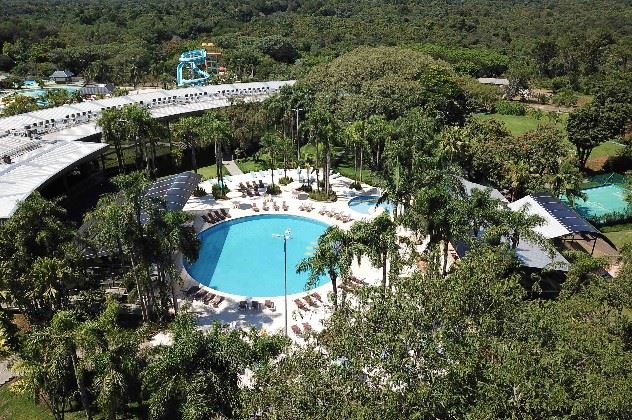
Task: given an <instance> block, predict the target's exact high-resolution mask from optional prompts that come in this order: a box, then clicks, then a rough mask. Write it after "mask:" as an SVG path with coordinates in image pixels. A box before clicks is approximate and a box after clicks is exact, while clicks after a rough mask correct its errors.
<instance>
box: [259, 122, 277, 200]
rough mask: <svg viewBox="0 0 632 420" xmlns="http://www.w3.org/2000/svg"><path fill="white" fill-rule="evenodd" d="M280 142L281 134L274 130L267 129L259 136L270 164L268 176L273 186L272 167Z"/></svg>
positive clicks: (274, 163)
mask: <svg viewBox="0 0 632 420" xmlns="http://www.w3.org/2000/svg"><path fill="white" fill-rule="evenodd" d="M280 144H281V135H280V134H279V133H277V132H275V131H268V132H267V133H265V134H264V135H263V137H262V138H261V147H262V148H263V150H264V152H265V153H266V154H267V156H268V163H269V166H270V176H271V178H272V179H271V180H272V187H273V188H274V168H275V167H276V159H277V155H278V154H279V149H280Z"/></svg>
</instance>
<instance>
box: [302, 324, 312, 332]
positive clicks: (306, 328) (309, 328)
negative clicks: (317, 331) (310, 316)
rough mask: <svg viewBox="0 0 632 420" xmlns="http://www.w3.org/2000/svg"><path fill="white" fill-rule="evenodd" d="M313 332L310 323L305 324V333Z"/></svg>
mask: <svg viewBox="0 0 632 420" xmlns="http://www.w3.org/2000/svg"><path fill="white" fill-rule="evenodd" d="M311 330H312V326H311V325H310V323H309V322H303V331H305V332H309V331H311Z"/></svg>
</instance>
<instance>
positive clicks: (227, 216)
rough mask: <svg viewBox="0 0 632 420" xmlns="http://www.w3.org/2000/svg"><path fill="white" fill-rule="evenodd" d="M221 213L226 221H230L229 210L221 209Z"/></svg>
mask: <svg viewBox="0 0 632 420" xmlns="http://www.w3.org/2000/svg"><path fill="white" fill-rule="evenodd" d="M220 212H222V215H223V216H224V218H226V219H230V217H231V216H230V213H229V212H228V209H221V210H220Z"/></svg>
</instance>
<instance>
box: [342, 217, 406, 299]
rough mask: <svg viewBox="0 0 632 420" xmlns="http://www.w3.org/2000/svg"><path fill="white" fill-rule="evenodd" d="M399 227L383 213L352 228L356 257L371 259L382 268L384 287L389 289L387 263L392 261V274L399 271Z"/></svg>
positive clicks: (372, 262)
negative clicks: (397, 230)
mask: <svg viewBox="0 0 632 420" xmlns="http://www.w3.org/2000/svg"><path fill="white" fill-rule="evenodd" d="M396 229H397V225H396V224H395V222H393V220H392V219H391V218H390V217H389V215H388V214H386V213H382V214H380V215H379V216H378V217H376V218H375V219H373V220H371V221H369V222H364V221H361V222H356V223H354V224H353V226H351V232H350V234H351V236H352V237H353V239H354V241H355V243H356V246H355V247H354V250H355V251H354V253H355V256H356V257H357V258H358V260H360V259H361V258H362V257H363V256H365V255H366V256H367V257H369V259H370V260H371V264H372V265H373V266H374V267H378V268H382V287H383V288H384V291H386V288H387V262H388V260H390V262H391V264H390V266H391V273H396V272H397V271H398V270H399V246H398V239H397V232H396Z"/></svg>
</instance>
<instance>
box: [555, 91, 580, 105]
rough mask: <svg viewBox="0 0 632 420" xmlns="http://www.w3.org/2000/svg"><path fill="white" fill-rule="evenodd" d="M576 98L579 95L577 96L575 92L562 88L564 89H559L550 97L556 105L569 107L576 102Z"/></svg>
mask: <svg viewBox="0 0 632 420" xmlns="http://www.w3.org/2000/svg"><path fill="white" fill-rule="evenodd" d="M578 99H579V96H577V94H576V93H575V92H573V91H572V90H570V89H564V90H560V91H559V92H557V93H556V94H555V95H553V98H551V101H552V102H553V103H554V104H555V105H557V106H567V107H571V106H575V105H576V104H577V100H578Z"/></svg>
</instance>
